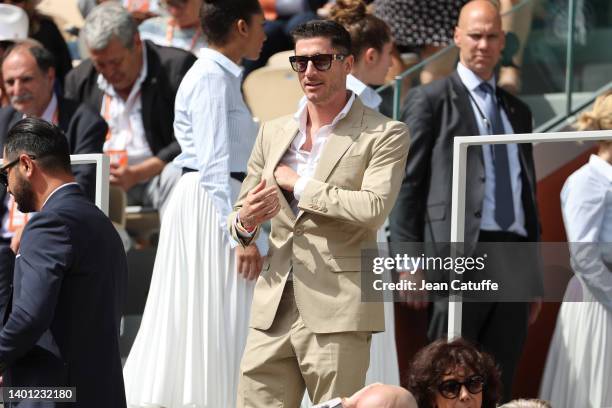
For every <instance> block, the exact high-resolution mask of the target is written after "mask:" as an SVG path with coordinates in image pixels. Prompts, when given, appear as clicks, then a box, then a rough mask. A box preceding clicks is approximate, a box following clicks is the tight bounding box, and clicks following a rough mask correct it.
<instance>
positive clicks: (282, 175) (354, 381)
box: [228, 21, 409, 407]
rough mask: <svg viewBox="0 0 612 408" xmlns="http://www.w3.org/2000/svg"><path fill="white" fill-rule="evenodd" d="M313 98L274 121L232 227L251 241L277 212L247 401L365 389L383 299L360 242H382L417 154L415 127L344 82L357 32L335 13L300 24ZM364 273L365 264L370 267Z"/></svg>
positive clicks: (254, 316)
mask: <svg viewBox="0 0 612 408" xmlns="http://www.w3.org/2000/svg"><path fill="white" fill-rule="evenodd" d="M293 38H294V41H295V55H294V56H292V57H291V58H290V63H291V66H292V67H293V69H294V70H296V71H297V72H298V77H299V80H300V84H301V87H302V89H303V91H304V94H305V96H306V98H307V100H308V102H307V103H306V104H305V105H303V106H302V107H301V108H300V109H299V110H298V112H297V113H296V114H295V115H293V116H290V117H284V118H280V119H278V120H275V121H272V122H269V123H264V124H263V125H262V128H261V130H260V133H259V136H258V138H257V141H256V142H255V147H254V148H253V152H252V154H251V158H250V161H249V165H248V175H247V177H246V179H245V181H244V183H243V185H242V191H241V193H240V196H239V199H238V201H237V203H236V206H235V211H234V212H233V213H232V214H231V215H230V217H229V218H228V225H229V229H230V232H231V234H232V236H233V237H234V239H236V240H237V241H238V242H239V243H240V244H241V245H244V246H246V245H248V244H249V243H250V242H251V241H252V240H253V239H254V238H255V236H256V235H257V233H258V231H259V229H260V226H261V223H263V222H264V221H266V220H268V219H271V225H272V232H271V235H270V241H269V242H270V253H269V255H268V259H267V261H266V262H265V264H264V267H263V271H262V273H261V275H260V276H259V279H258V280H257V284H256V288H255V294H254V298H253V306H252V309H251V322H250V331H249V336H248V340H247V345H246V349H245V354H244V357H243V359H242V364H241V378H240V385H239V391H238V392H239V394H238V401H239V402H238V406H239V407H269V406H287V407H297V406H299V405H300V400H301V398H302V395H303V393H304V389H305V388H306V389H307V390H308V395H309V396H310V399H311V400H312V401H314V402H315V403H318V402H321V401H324V400H329V399H331V398H333V397H336V396H338V395H352V394H353V393H355V392H356V391H357V390H359V389H360V388H362V387H363V385H364V382H365V375H366V371H367V368H368V364H369V356H370V339H371V334H372V332H377V331H383V330H384V317H383V305H382V304H381V303H366V302H362V301H361V290H360V286H361V283H360V281H361V273H360V270H361V258H360V256H361V247H362V245H367V244H370V245H375V243H376V231H377V229H378V228H379V227H380V226H381V225H382V223H383V222H384V220H385V218H386V217H387V214H388V213H389V211H390V209H391V207H392V205H393V202H394V200H395V197H396V195H397V191H398V189H399V185H400V182H401V178H402V169H403V166H404V163H405V160H406V155H407V151H408V144H409V135H408V131H407V129H406V127H405V126H404V125H403V124H401V123H399V122H394V121H391V120H389V119H388V118H386V117H384V116H382V115H380V114H379V113H378V112H375V111H373V110H371V109H368V108H366V107H364V106H363V104H362V103H361V102H360V101H359V98H356V97H355V95H354V94H353V93H352V92H350V91H347V89H346V76H347V75H348V74H349V73H350V72H351V67H352V64H353V60H354V58H353V55H352V54H351V39H350V35H349V33H348V32H347V31H346V30H345V29H344V28H343V27H342V26H341V25H339V24H337V23H335V22H332V21H312V22H309V23H306V24H303V25H301V26H299V27H298V28H296V30H295V31H294V32H293ZM364 273H367V272H365V271H364Z"/></svg>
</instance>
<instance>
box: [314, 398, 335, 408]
mask: <svg viewBox="0 0 612 408" xmlns="http://www.w3.org/2000/svg"><path fill="white" fill-rule="evenodd" d="M312 408H342V398H334V399H333V400H330V401H326V402H322V403H320V404H318V405H315V406H314V407H312Z"/></svg>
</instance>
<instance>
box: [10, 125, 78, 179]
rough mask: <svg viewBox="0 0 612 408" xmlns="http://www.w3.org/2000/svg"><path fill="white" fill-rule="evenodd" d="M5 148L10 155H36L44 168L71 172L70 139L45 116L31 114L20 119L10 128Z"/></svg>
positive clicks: (38, 162)
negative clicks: (31, 115)
mask: <svg viewBox="0 0 612 408" xmlns="http://www.w3.org/2000/svg"><path fill="white" fill-rule="evenodd" d="M4 149H5V152H6V155H7V157H8V158H9V159H15V158H16V157H17V156H18V155H20V154H22V153H26V154H30V155H32V156H34V157H36V164H37V165H38V166H39V167H40V168H42V169H43V170H49V171H61V172H66V173H71V169H70V149H69V147H68V140H67V139H66V136H65V135H64V132H62V130H61V129H60V128H58V127H57V126H55V125H52V124H51V123H49V122H47V121H46V120H42V119H38V118H32V117H30V118H25V119H22V120H20V121H19V122H17V123H16V124H15V126H13V127H12V128H11V129H10V130H9V132H8V136H7V137H6V142H5V143H4Z"/></svg>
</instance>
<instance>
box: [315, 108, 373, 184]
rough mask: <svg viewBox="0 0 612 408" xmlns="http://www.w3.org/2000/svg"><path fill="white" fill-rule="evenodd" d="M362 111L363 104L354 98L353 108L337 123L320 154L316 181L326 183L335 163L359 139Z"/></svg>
mask: <svg viewBox="0 0 612 408" xmlns="http://www.w3.org/2000/svg"><path fill="white" fill-rule="evenodd" d="M363 111H364V109H363V104H362V103H361V101H360V100H359V98H358V97H357V96H355V100H354V101H353V106H352V107H351V109H350V110H349V112H348V114H347V115H346V117H345V118H344V119H342V120H340V121H339V122H338V124H337V125H336V128H335V129H334V130H333V131H332V133H331V134H330V135H329V139H328V140H327V143H326V145H325V147H324V148H323V151H322V152H321V157H320V159H319V163H318V164H317V168H316V170H315V174H314V178H315V179H316V180H319V181H322V182H326V181H327V179H328V178H329V175H330V173H331V171H332V170H333V169H334V167H336V163H338V161H339V160H340V159H341V158H342V156H343V155H344V153H345V152H346V151H347V150H348V148H349V146H350V145H351V144H353V142H354V141H355V140H356V139H357V138H358V137H359V135H360V134H361V125H362V121H363Z"/></svg>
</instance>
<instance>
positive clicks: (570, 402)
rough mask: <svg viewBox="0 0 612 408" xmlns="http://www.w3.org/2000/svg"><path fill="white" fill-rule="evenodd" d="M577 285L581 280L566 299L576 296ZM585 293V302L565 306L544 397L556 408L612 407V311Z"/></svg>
mask: <svg viewBox="0 0 612 408" xmlns="http://www.w3.org/2000/svg"><path fill="white" fill-rule="evenodd" d="M576 284H578V280H577V279H576V278H575V277H574V278H573V279H572V281H571V282H570V285H569V287H568V290H567V291H566V300H568V299H567V298H568V294H571V293H574V294H575V293H576V291H575V286H576ZM582 293H583V295H582V296H583V300H582V301H575V302H567V301H566V302H564V303H563V304H562V305H561V310H560V311H559V316H558V318H557V325H556V327H555V333H554V335H553V339H552V341H551V344H550V348H549V351H548V357H547V359H546V367H545V370H544V376H543V378H542V384H541V386H540V398H542V399H544V400H547V401H550V402H551V404H552V406H553V407H555V408H577V407H580V408H604V407H605V408H610V407H612V387H611V385H612V380H611V379H610V378H611V376H612V312H610V311H609V310H607V309H606V308H605V307H604V306H602V305H601V303H599V302H597V301H596V300H595V299H594V298H593V297H592V295H591V294H590V293H589V292H588V291H587V290H586V289H585V288H584V287H583V289H582ZM571 297H572V298H574V295H571ZM574 299H575V298H574ZM574 299H570V300H574Z"/></svg>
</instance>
